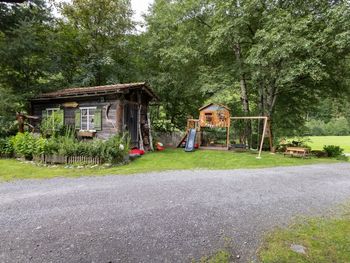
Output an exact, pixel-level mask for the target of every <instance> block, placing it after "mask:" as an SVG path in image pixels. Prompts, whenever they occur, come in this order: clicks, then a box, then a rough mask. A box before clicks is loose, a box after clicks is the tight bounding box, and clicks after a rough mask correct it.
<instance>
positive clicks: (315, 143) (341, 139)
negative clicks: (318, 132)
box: [307, 136, 350, 153]
mask: <svg viewBox="0 0 350 263" xmlns="http://www.w3.org/2000/svg"><path fill="white" fill-rule="evenodd" d="M308 138H310V142H308V143H307V144H308V145H310V146H311V147H312V149H313V150H322V149H323V146H324V145H338V146H340V147H341V148H343V149H344V152H345V153H350V136H310V137H308Z"/></svg>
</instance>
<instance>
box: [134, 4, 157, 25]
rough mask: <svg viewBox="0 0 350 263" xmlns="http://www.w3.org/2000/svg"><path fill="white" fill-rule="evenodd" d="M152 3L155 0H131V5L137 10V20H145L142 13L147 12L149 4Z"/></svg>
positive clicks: (135, 17) (135, 16) (135, 15)
mask: <svg viewBox="0 0 350 263" xmlns="http://www.w3.org/2000/svg"><path fill="white" fill-rule="evenodd" d="M152 3H153V0H131V7H132V9H133V10H134V12H135V14H134V19H135V21H138V22H143V19H142V14H143V13H146V12H147V9H148V6H149V5H150V4H152Z"/></svg>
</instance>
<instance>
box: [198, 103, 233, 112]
mask: <svg viewBox="0 0 350 263" xmlns="http://www.w3.org/2000/svg"><path fill="white" fill-rule="evenodd" d="M211 106H213V107H217V109H215V110H219V109H220V108H224V109H226V110H228V111H230V109H229V108H228V107H227V106H225V105H222V104H216V103H209V104H207V105H205V106H203V107H201V108H199V111H202V110H204V109H206V108H209V107H211Z"/></svg>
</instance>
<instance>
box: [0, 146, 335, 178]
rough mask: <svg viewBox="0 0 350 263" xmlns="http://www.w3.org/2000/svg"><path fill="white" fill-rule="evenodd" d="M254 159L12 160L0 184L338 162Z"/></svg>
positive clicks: (1, 170) (212, 155)
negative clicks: (77, 163) (46, 163)
mask: <svg viewBox="0 0 350 263" xmlns="http://www.w3.org/2000/svg"><path fill="white" fill-rule="evenodd" d="M256 156H257V155H256V154H255V153H233V152H229V151H210V150H198V151H195V152H191V153H186V152H184V151H183V149H167V150H165V151H163V152H154V153H148V154H146V155H144V156H142V157H141V158H139V159H137V160H135V161H133V162H131V163H129V164H127V165H124V166H117V167H111V168H82V169H78V168H64V166H57V167H43V166H37V165H35V164H31V163H21V162H19V161H17V160H13V159H11V160H10V159H0V181H10V180H14V179H27V178H52V177H59V176H64V177H74V176H83V175H84V176H88V175H111V174H133V173H144V172H152V171H165V170H186V169H239V168H262V167H273V166H293V165H305V164H316V163H325V162H328V163H334V162H338V161H337V160H333V159H316V158H311V159H301V158H290V157H284V156H283V155H280V154H270V153H263V155H262V159H256V158H255V157H256Z"/></svg>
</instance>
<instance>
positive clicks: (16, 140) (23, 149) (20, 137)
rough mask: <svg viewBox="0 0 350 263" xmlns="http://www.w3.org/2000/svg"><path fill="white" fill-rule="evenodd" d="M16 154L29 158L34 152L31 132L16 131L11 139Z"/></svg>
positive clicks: (33, 140) (34, 141)
mask: <svg viewBox="0 0 350 263" xmlns="http://www.w3.org/2000/svg"><path fill="white" fill-rule="evenodd" d="M12 142H13V148H14V152H15V154H16V155H18V156H20V157H24V158H25V159H29V160H31V159H32V158H33V155H35V153H36V139H35V137H34V135H33V134H32V133H29V132H25V133H17V135H16V136H15V137H13V139H12Z"/></svg>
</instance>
